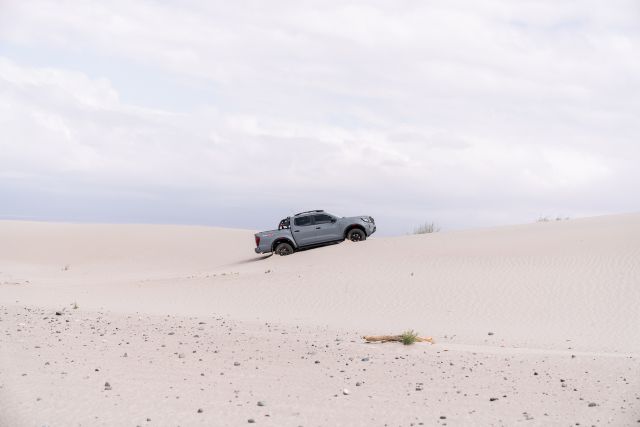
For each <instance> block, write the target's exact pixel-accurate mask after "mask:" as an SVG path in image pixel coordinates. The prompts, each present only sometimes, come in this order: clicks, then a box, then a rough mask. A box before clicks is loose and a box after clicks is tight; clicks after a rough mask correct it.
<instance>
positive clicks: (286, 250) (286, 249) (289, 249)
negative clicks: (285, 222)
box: [274, 243, 293, 256]
mask: <svg viewBox="0 0 640 427" xmlns="http://www.w3.org/2000/svg"><path fill="white" fill-rule="evenodd" d="M274 252H275V253H277V254H278V255H280V256H285V255H291V254H292V253H293V246H291V245H290V244H288V243H278V245H277V246H276V248H275V250H274Z"/></svg>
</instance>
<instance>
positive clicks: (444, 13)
mask: <svg viewBox="0 0 640 427" xmlns="http://www.w3.org/2000/svg"><path fill="white" fill-rule="evenodd" d="M639 12H640V10H639V7H638V6H637V4H636V3H635V2H632V1H614V2H610V3H608V4H607V7H606V8H604V7H602V6H600V3H598V2H595V1H594V2H587V3H584V2H563V3H560V4H558V3H557V2H551V1H549V2H540V1H535V2H517V3H506V4H505V3H504V2H492V1H489V2H482V3H477V2H470V1H469V2H455V3H440V4H438V3H434V2H414V1H402V2H387V1H374V2H367V3H361V2H335V3H326V2H323V3H322V4H320V3H313V2H311V3H300V2H288V1H283V2H278V3H277V4H273V3H270V4H266V3H260V2H258V3H243V2H236V3H228V2H227V3H215V2H214V3H211V2H204V1H196V0H194V1H190V2H181V3H173V2H142V3H135V4H134V3H130V2H123V1H115V2H109V3H100V2H75V1H67V2H64V3H63V4H62V5H61V4H59V3H55V4H54V3H51V2H47V1H33V2H12V3H9V4H6V5H3V13H2V14H1V16H0V125H1V126H2V129H3V137H2V138H1V139H0V150H2V155H1V156H0V177H1V178H2V179H1V181H2V184H0V195H2V194H3V192H5V193H6V194H9V193H11V194H23V196H21V197H18V198H12V199H11V200H13V202H12V203H14V206H9V207H7V212H18V213H19V212H23V214H24V215H31V214H32V211H33V209H34V208H33V207H32V204H30V203H27V202H26V199H28V198H29V197H33V198H37V197H43V195H44V194H50V193H51V192H56V191H57V192H59V193H56V194H64V197H65V199H64V200H66V201H67V203H69V206H74V208H69V210H68V212H67V213H66V214H67V215H68V216H69V217H70V219H74V218H79V217H82V214H78V213H77V206H78V203H77V202H78V201H80V200H82V198H85V197H87V194H91V195H92V198H93V199H95V201H94V202H93V203H94V204H95V205H96V206H102V212H104V217H103V218H101V220H109V213H110V212H112V209H114V208H113V203H114V202H115V203H117V201H118V200H119V199H118V197H120V198H121V201H126V203H129V204H131V203H133V202H132V200H133V199H135V198H141V199H144V200H156V201H160V202H158V203H160V204H159V205H154V206H155V207H149V209H148V211H145V209H144V207H143V206H142V207H140V208H139V209H138V208H136V209H137V210H136V215H138V216H136V218H141V219H144V218H145V215H147V216H146V218H149V219H150V220H154V221H156V220H157V221H162V220H163V218H170V219H171V220H172V221H178V222H180V221H185V222H189V221H201V222H202V221H205V222H206V221H207V219H206V218H207V214H208V215H210V216H209V217H208V218H210V220H209V221H210V222H214V221H215V222H218V223H219V224H221V225H225V224H231V223H233V224H234V225H238V226H246V227H258V226H262V225H263V223H262V222H259V221H262V219H260V220H251V219H250V218H248V220H247V221H246V222H245V223H237V222H235V221H234V219H233V218H230V217H229V215H233V212H237V211H238V210H255V209H258V210H259V211H258V212H260V211H262V212H265V213H264V214H261V215H260V216H261V218H262V217H264V216H274V217H276V218H277V217H278V216H282V215H285V214H286V213H288V212H289V211H290V210H304V209H308V208H309V207H312V208H315V207H319V206H320V207H326V208H327V209H337V210H338V211H339V212H338V213H344V214H350V213H353V212H352V211H357V212H365V211H366V212H369V213H371V214H372V215H374V216H376V217H378V218H382V220H383V221H385V222H386V227H383V229H386V230H389V231H390V232H402V231H405V230H410V229H411V228H412V226H413V224H414V223H416V222H421V221H424V220H427V219H429V220H431V219H434V220H437V221H440V222H441V223H442V224H443V225H445V227H447V226H449V227H464V226H471V225H484V224H493V223H499V222H522V221H528V220H532V219H535V218H536V217H537V215H539V214H549V215H555V214H560V215H563V216H565V215H569V216H576V215H582V214H597V213H608V212H616V211H620V210H638V209H640V202H638V201H634V200H632V198H630V197H629V196H628V192H629V191H632V185H631V183H633V182H639V181H640V176H639V174H640V173H639V172H637V171H636V169H637V168H636V167H635V165H634V162H633V159H638V158H639V155H640V148H638V144H637V142H636V139H637V135H639V134H640V124H639V123H638V121H637V117H638V115H639V114H638V113H640V103H638V101H637V100H636V99H635V98H634V97H632V96H629V94H631V93H635V92H638V91H640V55H639V54H640V52H639V50H640V49H639V46H640V44H639V42H640V28H639V27H638V25H637V19H636V18H637V16H638V13H639ZM141 87H144V90H141V89H140V88H141ZM154 92H155V94H158V95H157V96H156V95H155V94H154ZM181 93H185V94H186V93H188V94H189V95H188V96H187V95H185V96H180V95H179V94H181ZM162 94H164V96H163V95H162ZM173 94H175V95H173ZM159 99H162V102H160V101H159ZM172 99H175V101H174V102H173V103H172ZM137 101H140V102H137ZM18 188H20V189H22V190H23V191H22V190H21V191H20V192H19V193H16V189H18ZM30 192H31V193H30ZM30 194H31V196H29V195H30ZM100 195H104V197H102V198H101V197H100ZM119 195H120V196H119ZM93 199H92V200H93ZM101 200H103V202H100V201H101ZM107 200H108V201H107ZM203 200H206V201H207V202H204V201H203ZM210 200H215V201H216V202H215V203H209V201H210ZM171 201H174V202H176V203H173V204H172V203H171ZM72 202H73V203H72ZM126 203H125V204H126ZM181 204H187V205H189V206H191V208H192V209H196V210H197V209H200V210H201V211H202V212H205V213H206V214H204V215H202V216H201V217H197V218H196V217H193V216H190V215H187V214H181V210H180V207H179V206H180V205H181ZM29 206H31V207H29ZM159 206H162V208H160V207H159ZM229 206H233V209H235V210H231V211H229V209H228V208H229ZM121 209H124V208H121ZM96 210H97V212H98V213H99V212H100V210H99V209H96ZM159 210H162V212H159ZM223 211H224V212H225V214H224V215H221V214H218V212H223ZM74 212H75V213H74ZM145 212H146V213H145ZM0 214H1V212H0ZM41 214H42V215H43V216H46V209H45V210H44V211H41ZM5 215H6V214H5ZM59 215H60V216H64V215H65V214H64V211H60V214H59ZM95 215H98V214H97V213H96V214H95ZM163 215H164V216H163ZM181 215H182V216H181ZM98 216H99V215H98ZM126 217H127V216H126V209H125V211H123V213H122V215H120V216H118V218H119V219H124V220H126ZM92 218H94V216H92ZM202 218H205V219H202ZM272 219H273V218H272ZM252 221H255V222H252ZM256 222H257V223H256ZM407 222H410V223H411V224H407Z"/></svg>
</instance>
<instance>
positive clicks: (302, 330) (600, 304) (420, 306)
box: [0, 214, 640, 426]
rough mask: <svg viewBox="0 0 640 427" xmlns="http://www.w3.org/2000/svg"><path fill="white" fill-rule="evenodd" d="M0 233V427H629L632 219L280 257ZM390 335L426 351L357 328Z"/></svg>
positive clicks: (129, 236) (242, 243) (172, 238)
mask: <svg viewBox="0 0 640 427" xmlns="http://www.w3.org/2000/svg"><path fill="white" fill-rule="evenodd" d="M0 242H2V245H0V334H1V335H0V426H4V425H12V426H14V425H17V426H21V425H25V426H26V425H44V424H46V425H51V426H54V425H80V424H81V425H238V424H246V423H247V420H248V419H249V418H253V419H255V421H256V423H259V424H262V425H292V426H297V425H304V426H314V425H384V424H385V423H389V425H410V424H411V423H414V425H419V423H420V422H422V423H423V424H424V425H434V424H449V425H466V424H474V423H475V424H476V425H512V424H514V423H517V422H528V423H532V425H539V424H562V425H568V424H572V423H576V422H580V424H581V425H592V424H595V425H604V424H609V425H625V424H631V423H636V421H637V420H638V419H640V400H639V399H640V358H639V355H640V332H639V329H638V325H640V310H639V309H638V306H640V215H639V214H631V215H617V216H607V217H598V218H589V219H579V220H569V221H559V222H549V223H535V224H528V225H523V226H513V227H501V228H492V229H483V230H474V231H463V232H448V233H436V234H431V235H421V236H404V237H397V238H378V237H374V238H372V239H369V240H367V241H365V242H361V243H351V242H345V243H342V244H340V245H333V246H328V247H324V248H319V249H313V250H309V251H304V252H299V253H296V254H294V255H292V256H289V257H278V256H274V257H264V256H257V255H255V254H253V247H254V242H253V232H251V231H246V230H228V229H216V228H208V227H182V226H154V225H78V224H52V223H36V222H13V221H2V222H0ZM74 302H75V303H77V304H78V306H79V308H78V309H73V308H72V303H74ZM63 309H64V312H63V314H62V315H61V316H56V315H55V314H54V313H55V311H56V310H63ZM67 321H68V322H67ZM199 322H204V323H203V324H200V323H199ZM223 322H225V323H223ZM267 324H268V325H269V326H267ZM410 328H411V329H415V330H417V331H419V332H421V334H422V335H432V336H433V337H434V338H435V339H436V341H437V344H436V345H434V346H430V345H428V344H416V345H414V346H411V347H405V346H402V345H399V344H397V345H396V344H389V343H388V344H382V345H371V344H364V343H362V341H361V340H360V339H359V336H360V335H363V334H387V333H399V332H401V331H403V330H405V329H410ZM172 331H173V332H174V334H173V335H168V334H169V332H172ZM489 332H492V335H489ZM196 335H197V337H196ZM336 337H337V338H338V339H340V340H341V341H336V340H335V339H336ZM163 345H164V346H163ZM216 350H217V352H215V351H216ZM194 351H195V353H193V352H194ZM125 352H127V354H128V356H127V357H122V356H123V354H124V353H125ZM180 353H184V355H185V357H184V358H179V357H178V354H180ZM363 357H369V358H370V360H369V361H366V362H362V361H361V359H362V358H363ZM200 359H202V360H200ZM351 359H353V360H351ZM316 360H318V361H319V362H320V363H317V364H316V363H314V362H315V361H316ZM235 361H237V362H240V363H241V364H240V366H234V365H233V362H235ZM45 362H49V364H45ZM96 368H97V369H99V370H98V371H95V369H96ZM363 369H366V370H363ZM63 372H64V373H63ZM534 372H537V373H538V375H534ZM221 373H224V375H221ZM23 374H26V375H23ZM201 374H204V376H202V375H201ZM561 380H564V381H561ZM105 381H109V382H110V383H111V384H112V390H109V391H105V390H104V382H105ZM358 381H359V382H361V383H362V384H361V385H360V386H356V385H355V383H356V382H358ZM416 383H422V384H423V386H422V387H418V388H422V390H416ZM562 384H566V386H562ZM345 387H346V388H348V389H349V390H350V394H349V395H346V396H345V395H343V394H342V389H343V388H345ZM503 396H506V397H503ZM491 397H497V398H498V400H495V401H490V400H489V399H490V398H491ZM38 399H40V400H38ZM258 400H264V401H267V405H266V406H264V407H258V406H256V402H257V401H258ZM590 402H593V403H596V406H591V407H590V406H588V404H589V403H590ZM198 408H202V409H203V412H202V413H198V412H197V409H198ZM525 412H526V414H525ZM545 414H546V415H545ZM267 415H268V416H267ZM440 416H446V418H445V419H440ZM147 417H148V418H151V421H146V419H147ZM530 418H532V419H530Z"/></svg>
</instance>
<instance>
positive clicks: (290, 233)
mask: <svg viewBox="0 0 640 427" xmlns="http://www.w3.org/2000/svg"><path fill="white" fill-rule="evenodd" d="M375 231H376V223H375V221H374V220H373V218H372V217H370V216H365V215H363V216H351V217H343V218H338V217H337V216H334V215H331V214H329V213H327V212H325V211H323V210H316V211H308V212H301V213H299V214H295V215H294V216H293V217H287V218H285V219H283V220H282V221H280V224H279V225H278V229H277V230H271V231H262V232H260V233H256V234H255V238H256V253H259V254H264V253H268V252H273V253H276V254H278V255H289V254H292V253H293V252H294V251H295V250H297V249H302V248H305V249H306V248H310V247H314V246H322V245H326V244H329V243H337V242H342V241H343V240H345V239H349V240H351V241H353V242H359V241H361V240H365V239H366V238H367V237H369V236H371V235H372V234H373V233H374V232H375Z"/></svg>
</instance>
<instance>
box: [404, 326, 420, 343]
mask: <svg viewBox="0 0 640 427" xmlns="http://www.w3.org/2000/svg"><path fill="white" fill-rule="evenodd" d="M401 338H402V344H404V345H411V344H413V343H414V342H416V340H417V338H418V333H417V332H415V331H414V330H413V329H411V330H408V331H404V332H403V333H402V335H401Z"/></svg>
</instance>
